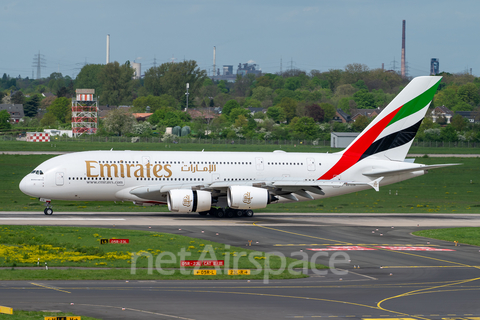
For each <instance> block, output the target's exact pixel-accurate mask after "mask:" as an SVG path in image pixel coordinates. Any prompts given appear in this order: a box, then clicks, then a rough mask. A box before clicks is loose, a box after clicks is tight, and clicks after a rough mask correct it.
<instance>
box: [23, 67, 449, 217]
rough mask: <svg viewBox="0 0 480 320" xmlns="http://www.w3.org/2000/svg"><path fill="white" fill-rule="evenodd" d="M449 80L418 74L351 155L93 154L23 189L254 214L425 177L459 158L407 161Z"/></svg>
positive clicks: (52, 165) (47, 167)
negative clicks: (442, 161) (446, 161)
mask: <svg viewBox="0 0 480 320" xmlns="http://www.w3.org/2000/svg"><path fill="white" fill-rule="evenodd" d="M440 81H441V77H438V76H424V77H417V78H414V79H413V80H412V81H411V82H410V83H409V84H408V85H407V86H406V87H405V88H404V89H403V90H402V91H401V92H400V93H399V94H398V95H397V96H396V97H395V98H394V99H393V100H392V101H391V102H390V104H389V105H388V106H387V107H386V108H385V109H384V110H383V111H382V112H381V113H380V114H379V115H378V116H377V117H376V118H375V119H374V120H373V121H372V122H371V123H370V124H369V125H368V126H367V127H366V128H365V130H363V132H361V133H360V135H358V136H357V137H356V139H355V140H354V141H353V142H352V143H351V144H350V145H349V146H348V147H347V148H346V149H344V150H343V151H340V152H336V153H326V154H325V153H292V152H288V153H287V152H284V151H281V150H277V151H273V152H260V153H257V152H203V151H202V152H187V151H184V152H178V151H175V152H168V151H113V150H112V151H85V152H76V153H70V154H65V155H60V156H57V157H54V158H52V159H49V160H47V161H45V162H43V163H42V164H40V165H39V166H38V167H36V168H35V170H33V171H32V172H31V173H30V174H28V175H27V176H25V177H24V178H23V179H22V181H21V182H20V185H19V187H20V190H21V191H22V192H23V193H25V194H27V195H29V196H31V197H36V198H39V200H40V201H43V202H45V203H46V208H45V210H44V213H45V214H46V215H51V214H52V213H53V209H52V208H51V201H52V200H81V201H132V202H133V203H134V204H137V205H141V206H150V205H165V204H166V205H167V206H168V209H169V210H170V211H171V212H177V213H190V212H197V213H199V214H200V215H207V214H210V215H212V216H215V217H219V218H222V217H242V216H245V217H252V216H253V214H254V212H253V210H254V209H260V208H265V207H266V206H267V205H269V204H273V203H279V202H294V201H309V200H317V199H324V198H328V197H333V196H339V195H343V194H348V193H352V192H358V191H361V190H366V189H369V188H373V189H375V190H376V191H378V190H379V187H380V185H381V186H386V185H389V184H392V183H396V182H399V181H403V180H407V179H410V178H414V177H417V176H421V175H423V174H425V173H427V172H428V170H430V169H435V168H441V167H446V166H450V165H456V164H439V165H423V164H416V163H413V161H411V160H409V159H405V158H406V155H407V153H408V150H409V149H410V146H411V144H412V142H413V139H414V137H415V134H416V132H417V130H418V128H419V127H420V124H421V123H422V120H423V118H424V117H425V114H426V112H427V110H428V107H429V105H430V103H431V101H432V99H433V96H434V94H435V92H436V91H437V87H438V85H439V84H440Z"/></svg>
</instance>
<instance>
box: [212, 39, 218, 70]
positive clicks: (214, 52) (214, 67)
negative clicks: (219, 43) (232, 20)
mask: <svg viewBox="0 0 480 320" xmlns="http://www.w3.org/2000/svg"><path fill="white" fill-rule="evenodd" d="M216 54H217V47H215V46H214V47H213V74H212V76H214V77H215V72H216V71H217V68H216V64H215V61H216Z"/></svg>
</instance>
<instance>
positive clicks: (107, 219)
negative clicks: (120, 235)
mask: <svg viewBox="0 0 480 320" xmlns="http://www.w3.org/2000/svg"><path fill="white" fill-rule="evenodd" d="M0 220H82V221H83V220H88V221H91V220H95V221H97V220H99V221H124V220H125V219H114V218H111V219H109V218H52V217H45V218H0Z"/></svg>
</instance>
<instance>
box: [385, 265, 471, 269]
mask: <svg viewBox="0 0 480 320" xmlns="http://www.w3.org/2000/svg"><path fill="white" fill-rule="evenodd" d="M382 268H384V269H402V268H404V269H405V268H406V269H409V268H480V266H382Z"/></svg>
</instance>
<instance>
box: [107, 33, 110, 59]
mask: <svg viewBox="0 0 480 320" xmlns="http://www.w3.org/2000/svg"><path fill="white" fill-rule="evenodd" d="M109 63H110V35H109V34H107V64H109Z"/></svg>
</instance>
